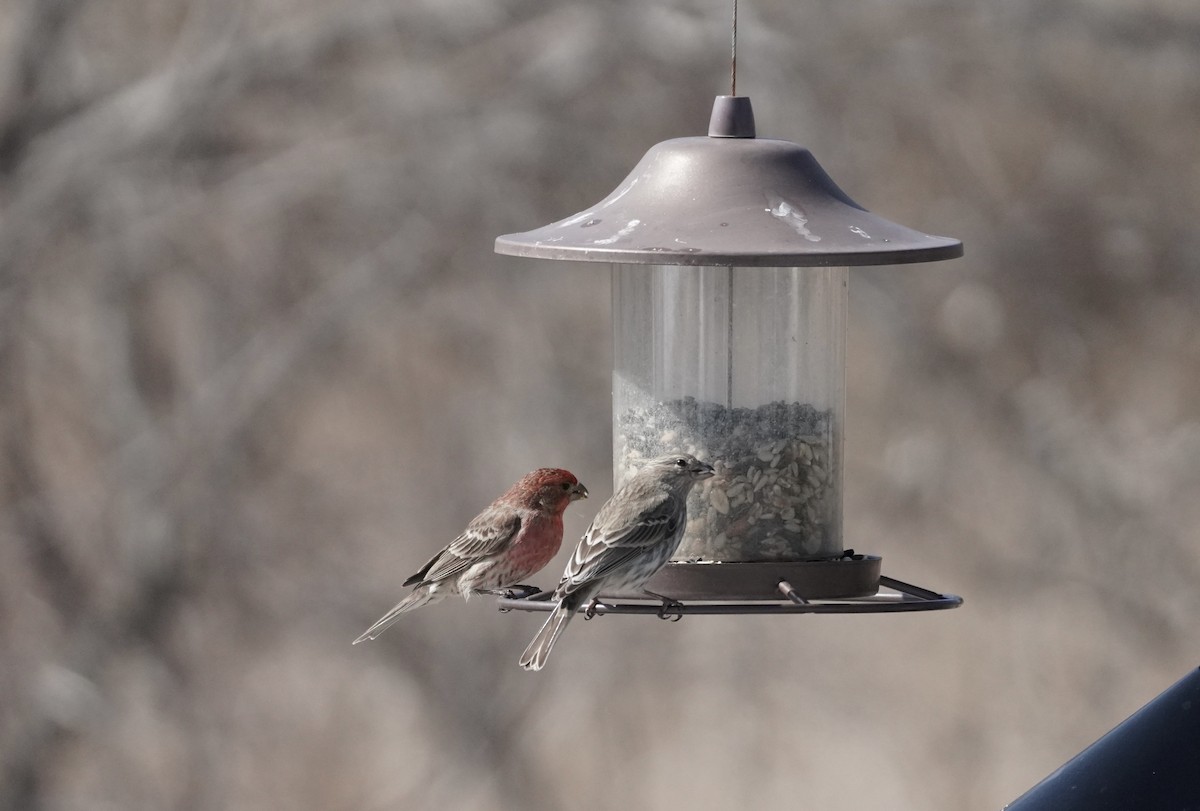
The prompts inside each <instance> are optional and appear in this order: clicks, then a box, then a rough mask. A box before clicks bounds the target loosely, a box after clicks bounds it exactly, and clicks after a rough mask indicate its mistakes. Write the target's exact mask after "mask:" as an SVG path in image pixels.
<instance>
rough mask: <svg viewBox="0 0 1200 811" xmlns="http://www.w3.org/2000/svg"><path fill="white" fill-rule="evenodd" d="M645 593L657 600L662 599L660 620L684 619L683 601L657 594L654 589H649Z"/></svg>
mask: <svg viewBox="0 0 1200 811" xmlns="http://www.w3.org/2000/svg"><path fill="white" fill-rule="evenodd" d="M645 594H646V595H647V596H648V597H653V598H654V599H656V600H662V607H660V608H659V609H658V618H659V619H660V620H670V621H671V622H679V621H680V620H681V619H683V603H681V602H679V601H678V600H673V599H671V598H670V597H664V596H662V595H661V594H655V593H654V592H652V591H647V592H645Z"/></svg>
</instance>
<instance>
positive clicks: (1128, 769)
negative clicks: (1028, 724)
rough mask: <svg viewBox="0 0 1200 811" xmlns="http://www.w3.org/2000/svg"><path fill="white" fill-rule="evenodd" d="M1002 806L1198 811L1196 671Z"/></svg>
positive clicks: (1016, 810) (1011, 810) (1056, 810)
mask: <svg viewBox="0 0 1200 811" xmlns="http://www.w3.org/2000/svg"><path fill="white" fill-rule="evenodd" d="M1005 808H1006V809H1008V811H1135V810H1136V811H1141V809H1145V811H1200V669H1198V670H1193V671H1192V672H1191V673H1189V674H1188V675H1187V676H1184V677H1183V679H1181V680H1180V681H1178V682H1177V683H1176V684H1175V685H1174V686H1172V687H1170V688H1169V689H1168V690H1167V691H1166V692H1164V693H1162V694H1161V695H1160V696H1159V697H1158V698H1156V699H1154V700H1153V701H1151V702H1150V703H1149V704H1147V705H1146V706H1144V707H1142V708H1141V709H1140V710H1138V711H1137V712H1135V713H1134V714H1133V715H1131V716H1129V718H1127V719H1125V720H1124V721H1123V722H1122V723H1121V724H1120V725H1119V726H1117V727H1116V728H1115V729H1113V730H1112V731H1111V732H1109V733H1108V734H1107V735H1105V736H1104V737H1103V738H1101V739H1100V740H1098V741H1096V742H1095V743H1093V744H1092V745H1091V746H1089V747H1088V748H1087V749H1084V750H1083V751H1082V752H1080V753H1079V754H1078V755H1076V756H1075V757H1074V758H1072V759H1071V760H1069V761H1067V763H1065V764H1064V765H1063V766H1062V767H1060V768H1059V769H1058V771H1056V772H1054V773H1053V774H1051V775H1050V776H1049V777H1047V778H1046V779H1045V780H1043V781H1042V782H1040V783H1038V784H1037V785H1036V786H1034V787H1033V788H1031V789H1030V790H1029V791H1027V792H1025V793H1024V794H1022V795H1021V796H1020V797H1019V798H1018V799H1016V800H1015V801H1013V802H1012V803H1010V804H1009V805H1007V806H1005Z"/></svg>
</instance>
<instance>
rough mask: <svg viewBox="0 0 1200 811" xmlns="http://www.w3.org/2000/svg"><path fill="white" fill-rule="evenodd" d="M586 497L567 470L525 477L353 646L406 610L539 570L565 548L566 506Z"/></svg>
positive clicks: (487, 589) (411, 581)
mask: <svg viewBox="0 0 1200 811" xmlns="http://www.w3.org/2000/svg"><path fill="white" fill-rule="evenodd" d="M587 494H588V491H587V488H586V487H584V486H583V485H582V484H580V483H579V480H578V479H576V478H575V477H574V476H573V475H572V474H570V473H568V472H567V471H565V470H559V469H558V468H552V467H543V468H538V469H537V470H535V471H533V472H532V473H528V474H526V475H525V476H524V477H522V478H521V480H520V481H518V482H517V483H516V484H514V485H513V486H512V487H511V488H509V490H508V492H507V493H505V494H504V495H502V496H500V498H498V499H496V500H495V501H493V502H492V504H491V506H490V507H488V508H487V509H486V510H484V511H483V512H481V513H480V514H479V515H477V516H475V518H474V520H472V521H471V523H470V524H468V525H467V529H466V531H464V532H463V534H462V535H459V536H458V537H457V538H455V539H454V540H453V541H451V542H450V545H449V546H447V547H446V548H445V549H443V550H442V551H441V552H438V553H437V554H436V555H434V556H433V557H432V558H430V560H429V562H428V563H426V564H425V565H424V566H422V567H421V570H420V571H419V572H417V573H416V574H414V575H413V576H412V577H410V578H408V579H407V580H405V581H404V585H406V586H413V585H415V586H416V588H414V589H413V590H412V593H410V594H409V595H408V596H407V597H405V598H404V599H403V600H401V601H400V602H399V603H397V604H396V606H395V607H394V608H392V610H391V611H389V612H387V613H386V614H384V615H383V616H382V617H380V618H379V620H378V622H376V623H375V624H374V625H372V626H371V627H370V628H368V629H367V630H366V631H364V632H363V634H362V636H360V637H359V638H358V639H356V640H354V644H355V645H357V644H358V643H359V642H362V641H363V640H364V639H374V638H375V637H377V636H379V635H380V634H381V633H383V632H384V631H385V630H387V628H388V626H390V625H391V624H392V623H393V622H395V621H396V620H397V619H399V618H400V615H401V614H403V613H404V612H405V611H411V610H412V609H414V608H419V607H421V606H423V605H425V604H427V603H432V602H434V601H435V600H440V599H441V598H443V597H446V596H447V595H450V594H461V595H463V598H464V599H469V598H470V596H471V594H472V593H493V594H494V593H497V592H498V591H500V590H501V589H504V588H507V587H509V586H512V585H515V584H517V583H519V582H520V581H521V580H523V579H525V578H526V577H529V576H530V575H532V574H535V573H536V572H538V571H540V570H541V568H542V567H543V566H545V565H546V564H547V563H549V562H550V560H551V559H552V558H553V557H554V556H555V555H556V554H558V548H559V546H561V545H562V535H563V513H564V512H565V511H566V509H567V505H568V504H570V503H571V502H572V501H575V500H576V499H580V498H587Z"/></svg>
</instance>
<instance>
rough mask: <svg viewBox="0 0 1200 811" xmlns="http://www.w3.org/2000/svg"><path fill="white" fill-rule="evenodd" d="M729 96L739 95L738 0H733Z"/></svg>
mask: <svg viewBox="0 0 1200 811" xmlns="http://www.w3.org/2000/svg"><path fill="white" fill-rule="evenodd" d="M729 95H731V96H736V95H737V0H733V42H732V54H731V56H730V59H729Z"/></svg>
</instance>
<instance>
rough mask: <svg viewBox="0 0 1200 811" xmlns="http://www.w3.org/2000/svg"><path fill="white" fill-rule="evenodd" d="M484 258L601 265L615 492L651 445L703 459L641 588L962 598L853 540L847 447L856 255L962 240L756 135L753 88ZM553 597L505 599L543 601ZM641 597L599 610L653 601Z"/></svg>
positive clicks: (912, 256)
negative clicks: (859, 548)
mask: <svg viewBox="0 0 1200 811" xmlns="http://www.w3.org/2000/svg"><path fill="white" fill-rule="evenodd" d="M496 251H497V253H501V254H508V255H511V256H518V257H527V258H538V259H550V260H556V261H579V262H603V263H607V264H609V265H611V266H612V295H613V300H612V313H613V315H612V318H613V337H614V360H613V366H614V368H613V471H614V472H613V477H614V485H615V486H616V487H620V486H621V484H623V483H624V482H625V481H626V480H627V479H628V478H629V477H630V476H631V475H632V474H633V473H634V472H635V471H636V470H637V469H638V467H639V465H640V463H641V462H642V461H643V460H649V459H651V458H653V457H655V456H659V455H662V454H667V453H674V452H680V451H684V452H688V453H692V454H694V455H696V456H698V457H700V458H701V459H704V460H705V461H708V462H711V463H712V464H713V465H714V466H716V468H717V473H718V475H717V476H716V477H714V478H713V479H711V480H709V481H708V482H705V483H704V484H703V485H700V486H697V487H696V488H695V489H694V490H693V492H692V495H691V497H690V498H689V501H688V526H687V532H686V535H685V537H684V539H683V542H682V543H681V545H680V547H679V549H678V552H677V553H676V555H675V557H674V558H673V559H672V561H671V562H670V563H669V564H667V566H666V567H665V568H664V569H663V570H661V571H660V572H659V574H658V575H656V577H655V578H654V579H653V580H652V581H651V582H650V583H649V584H648V585H647V587H646V588H647V589H648V590H649V591H652V592H656V593H658V594H662V595H666V596H668V597H671V598H673V599H675V600H678V601H680V602H682V604H683V607H682V608H680V609H678V613H679V614H683V613H860V612H876V611H911V610H923V609H936V608H953V607H955V606H957V605H959V604H961V602H962V600H961V598H959V597H956V596H954V595H945V594H941V593H938V592H936V591H932V590H929V589H924V588H921V587H918V586H912V585H910V584H907V583H903V582H901V581H898V580H894V579H892V578H888V577H885V576H883V575H882V574H881V559H880V558H879V557H877V556H873V555H863V554H855V553H854V552H853V550H847V549H846V545H845V543H844V538H843V534H842V483H843V460H842V444H843V435H844V430H845V346H846V303H847V281H848V275H849V267H850V266H857V265H884V264H900V263H915V262H935V261H940V260H944V259H952V258H955V257H958V256H961V255H962V243H960V242H959V241H958V240H955V239H949V238H946V237H939V236H932V235H929V234H925V233H921V232H919V231H914V230H912V229H909V228H905V227H904V226H901V225H897V224H895V223H893V222H889V221H888V220H885V219H883V218H882V217H879V216H876V215H874V214H872V213H871V212H869V211H867V210H866V209H864V208H862V207H861V206H859V205H858V204H857V203H855V202H854V201H853V200H851V199H850V198H849V197H848V196H847V195H846V194H845V193H844V192H843V191H842V190H841V189H839V188H838V187H837V185H836V184H835V183H834V182H833V180H832V179H831V178H830V177H829V175H828V174H826V173H825V171H824V170H823V169H822V168H821V166H820V165H819V164H818V163H817V161H816V159H815V158H814V157H813V156H812V154H811V153H810V152H809V151H808V150H807V149H804V148H802V147H800V146H797V145H796V144H793V143H790V142H788V141H778V140H768V139H764V138H758V137H756V133H755V126H754V114H753V110H752V108H751V104H750V99H749V98H748V97H745V96H736V95H730V96H718V97H717V99H716V103H715V104H714V106H713V111H712V117H711V120H710V123H709V130H708V136H707V137H693V138H678V139H674V140H669V141H665V142H663V143H660V144H657V145H656V146H654V147H652V148H651V149H650V151H649V152H647V153H646V155H645V156H644V157H643V158H642V160H641V162H640V163H638V164H637V166H636V167H634V169H633V171H632V172H631V173H630V174H629V176H628V177H626V178H625V180H624V181H623V182H622V183H621V184H620V185H619V186H618V187H617V188H616V190H615V191H613V192H612V194H610V195H608V197H606V198H605V199H603V200H602V201H600V202H599V203H597V204H596V205H594V206H590V207H589V208H586V209H584V210H583V211H581V212H579V213H577V214H574V215H572V216H570V217H567V218H566V219H563V220H559V221H558V222H555V223H551V224H550V225H546V226H544V227H542V228H538V229H536V230H533V231H528V232H525V233H519V234H508V235H505V236H501V237H499V238H498V239H497V240H496ZM548 596H549V595H548V594H546V593H544V592H543V593H541V594H538V595H533V596H532V597H525V598H515V597H513V598H507V599H502V600H501V607H502V608H503V609H505V610H508V609H523V610H548V609H549V608H550V607H551V604H550V603H548V602H546V599H547V598H548ZM638 596H639V595H620V594H617V595H601V603H602V604H601V605H599V606H597V607H596V608H595V610H596V612H597V613H659V612H660V611H661V610H662V609H661V607H660V606H659V605H658V604H647V603H644V602H638V601H637V600H636V598H637V597H638ZM672 610H674V609H672Z"/></svg>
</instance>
